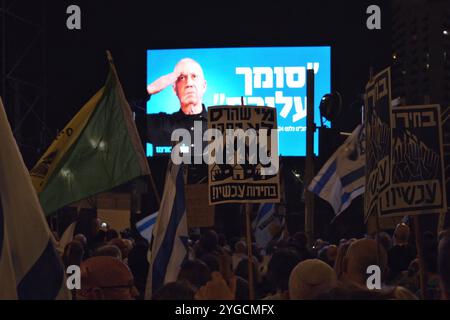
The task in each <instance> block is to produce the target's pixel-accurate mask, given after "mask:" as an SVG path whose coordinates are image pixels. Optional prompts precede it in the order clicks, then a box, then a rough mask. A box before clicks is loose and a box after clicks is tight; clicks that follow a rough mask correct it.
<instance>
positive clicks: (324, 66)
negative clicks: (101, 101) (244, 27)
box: [147, 46, 331, 156]
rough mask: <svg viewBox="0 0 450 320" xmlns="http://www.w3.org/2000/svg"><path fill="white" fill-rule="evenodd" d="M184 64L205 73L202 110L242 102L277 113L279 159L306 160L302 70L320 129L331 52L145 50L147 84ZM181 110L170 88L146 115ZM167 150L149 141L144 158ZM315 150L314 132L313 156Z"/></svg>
mask: <svg viewBox="0 0 450 320" xmlns="http://www.w3.org/2000/svg"><path fill="white" fill-rule="evenodd" d="M183 58H192V59H194V60H196V61H197V62H198V63H199V64H200V65H201V67H202V68H203V72H204V76H205V80H206V81H207V89H206V93H205V95H204V97H203V103H204V104H205V106H206V107H210V106H215V105H240V104H241V97H243V100H244V104H245V105H255V106H256V105H258V106H271V107H275V108H276V109H277V114H278V120H277V121H278V130H279V154H280V156H305V155H306V102H307V101H306V70H307V69H314V73H315V99H314V100H315V101H314V107H315V110H314V121H315V123H316V124H317V125H319V124H320V114H319V103H320V99H321V98H322V96H323V95H324V94H326V93H329V92H330V91H331V85H330V84H331V50H330V47H329V46H320V47H250V48H249V47H245V48H208V49H158V50H148V51H147V84H149V83H152V82H153V81H154V80H156V79H157V78H159V77H161V76H163V75H165V74H168V73H170V72H172V71H173V69H174V67H175V65H176V64H177V62H178V61H180V60H181V59H183ZM179 109H180V103H179V101H178V98H177V96H176V95H175V93H174V91H173V90H172V88H171V87H168V88H166V89H164V90H163V91H161V92H159V93H158V94H155V95H153V96H152V97H151V99H150V100H149V101H148V103H147V113H149V114H155V113H159V112H165V113H174V112H177V111H178V110H179ZM149 125H151V124H149ZM169 139H170V137H169ZM166 144H167V145H159V146H158V145H155V143H152V142H151V141H150V142H149V143H148V144H147V155H149V156H154V155H156V154H160V153H167V152H170V151H169V150H170V141H168V142H167V143H166ZM318 145H319V141H318V132H317V131H316V134H315V140H314V153H315V154H316V155H318V151H319V150H318Z"/></svg>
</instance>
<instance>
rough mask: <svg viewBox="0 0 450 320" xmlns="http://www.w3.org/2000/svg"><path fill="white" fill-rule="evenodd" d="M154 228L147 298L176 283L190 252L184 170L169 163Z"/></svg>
mask: <svg viewBox="0 0 450 320" xmlns="http://www.w3.org/2000/svg"><path fill="white" fill-rule="evenodd" d="M158 212H159V214H158V217H157V219H156V224H155V225H154V227H153V239H152V243H151V256H150V266H149V270H148V276H147V286H146V290H145V298H146V299H151V297H152V295H153V294H154V293H155V292H156V291H157V290H158V289H159V288H161V287H162V286H163V285H164V284H166V283H168V282H172V281H176V279H177V277H178V273H179V272H180V267H181V264H182V263H183V261H184V259H185V257H186V255H187V252H188V228H187V217H186V205H185V195H184V177H183V170H182V167H181V166H179V165H174V164H172V162H169V168H168V170H167V174H166V182H165V186H164V193H163V198H162V200H161V205H160V208H159V211H158Z"/></svg>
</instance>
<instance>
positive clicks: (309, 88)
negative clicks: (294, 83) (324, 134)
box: [304, 69, 316, 245]
mask: <svg viewBox="0 0 450 320" xmlns="http://www.w3.org/2000/svg"><path fill="white" fill-rule="evenodd" d="M306 95H307V105H306V110H307V111H306V160H305V180H304V181H305V183H304V193H305V233H306V235H307V237H308V243H309V244H310V245H311V244H312V242H313V241H314V239H313V238H314V196H313V193H312V192H311V191H309V190H308V186H309V184H310V183H311V181H312V179H313V177H314V132H315V131H316V125H315V123H314V70H313V69H308V70H307V74H306Z"/></svg>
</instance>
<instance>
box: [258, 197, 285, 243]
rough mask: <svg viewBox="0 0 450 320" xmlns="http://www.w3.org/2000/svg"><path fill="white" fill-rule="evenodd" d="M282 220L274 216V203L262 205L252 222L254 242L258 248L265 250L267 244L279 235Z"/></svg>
mask: <svg viewBox="0 0 450 320" xmlns="http://www.w3.org/2000/svg"><path fill="white" fill-rule="evenodd" d="M283 220H284V219H283V218H281V217H278V216H277V215H276V210H275V204H274V203H262V204H260V205H259V208H258V213H257V215H256V218H255V220H253V223H252V228H253V231H254V234H255V241H256V244H257V245H258V247H259V248H262V249H265V248H266V247H267V245H268V244H269V242H270V241H271V240H272V239H273V238H274V237H275V236H276V235H277V234H279V233H280V231H281V229H282V228H283V224H284V222H283Z"/></svg>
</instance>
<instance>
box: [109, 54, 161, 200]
mask: <svg viewBox="0 0 450 320" xmlns="http://www.w3.org/2000/svg"><path fill="white" fill-rule="evenodd" d="M106 57H107V59H108V62H109V64H110V66H111V70H112V71H113V73H114V76H115V77H116V78H117V79H119V75H118V73H117V69H116V66H115V65H114V60H113V57H112V55H111V52H110V51H109V50H106ZM130 110H131V108H130ZM147 166H148V163H147ZM148 172H149V179H150V185H151V187H152V189H153V194H154V195H155V198H156V202H157V204H158V208H159V207H160V206H161V197H160V196H159V193H158V189H156V184H155V180H154V179H153V175H152V171H151V170H150V167H149V166H148Z"/></svg>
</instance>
